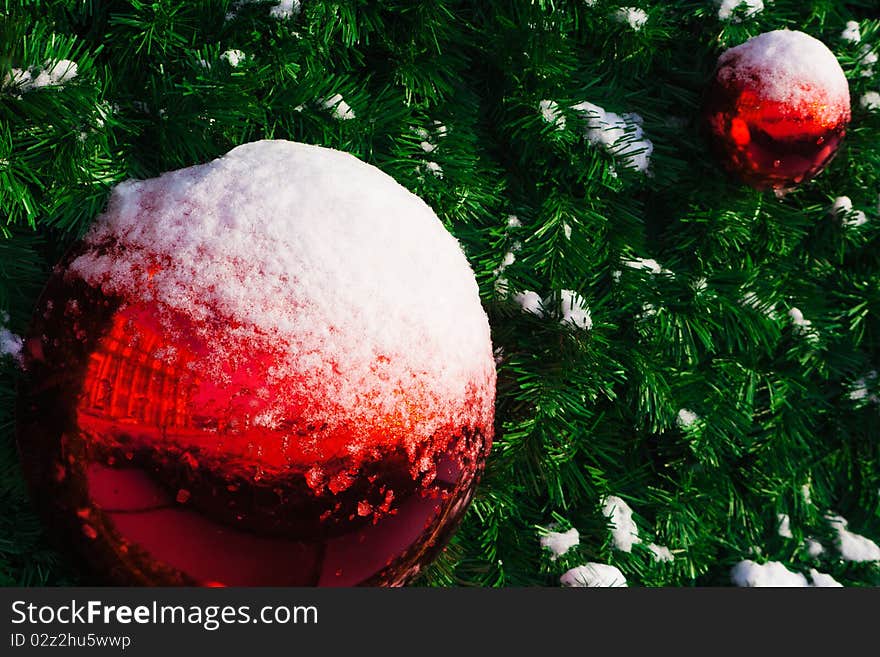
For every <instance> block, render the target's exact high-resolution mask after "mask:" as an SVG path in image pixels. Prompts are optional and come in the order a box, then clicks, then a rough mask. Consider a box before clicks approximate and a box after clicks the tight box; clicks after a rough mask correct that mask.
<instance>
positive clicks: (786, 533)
mask: <svg viewBox="0 0 880 657" xmlns="http://www.w3.org/2000/svg"><path fill="white" fill-rule="evenodd" d="M776 520H777V521H778V522H779V528H778V529H777V533H778V534H779V535H780V536H782V538H794V534H792V533H791V518H789V517H788V514H787V513H779V514H777V515H776Z"/></svg>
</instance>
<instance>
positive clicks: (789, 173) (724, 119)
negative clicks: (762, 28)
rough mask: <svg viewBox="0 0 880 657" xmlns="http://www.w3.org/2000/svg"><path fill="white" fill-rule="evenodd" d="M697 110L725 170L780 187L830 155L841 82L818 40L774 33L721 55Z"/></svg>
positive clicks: (843, 96)
mask: <svg viewBox="0 0 880 657" xmlns="http://www.w3.org/2000/svg"><path fill="white" fill-rule="evenodd" d="M704 114H705V120H706V123H707V127H708V131H709V135H710V138H711V141H712V144H713V147H714V149H715V151H716V152H717V154H718V156H719V159H720V160H721V162H722V164H723V165H724V167H725V168H726V169H727V170H728V171H730V172H731V173H733V174H734V175H736V176H737V177H739V178H740V179H741V180H742V181H743V182H745V183H747V184H749V185H751V186H752V187H755V188H757V189H774V190H777V191H778V192H785V191H787V190H790V189H791V188H793V187H795V186H796V185H798V184H800V183H802V182H804V181H806V180H809V179H811V178H813V177H814V176H816V175H817V174H819V173H820V172H821V171H822V170H823V169H824V168H825V167H826V166H827V165H828V163H829V162H830V161H831V160H832V158H833V157H834V155H835V154H836V153H837V149H838V148H839V146H840V143H841V141H842V140H843V137H844V135H845V134H846V127H847V125H848V124H849V121H850V96H849V85H848V83H847V81H846V77H845V76H844V73H843V70H842V69H841V68H840V64H839V63H838V62H837V59H836V58H835V57H834V54H833V53H832V52H831V51H830V50H829V49H828V48H827V47H826V46H825V45H824V44H823V43H822V42H821V41H818V40H817V39H814V38H813V37H811V36H809V35H807V34H804V33H803V32H795V31H791V30H776V31H774V32H766V33H764V34H760V35H758V36H756V37H753V38H751V39H749V40H748V41H746V42H745V43H743V44H742V45H740V46H737V47H735V48H731V49H729V50H727V51H726V52H724V53H723V54H722V55H721V57H720V58H719V59H718V67H717V69H716V71H715V74H714V77H713V78H712V82H711V83H710V85H709V88H708V91H707V93H706V99H705V104H704Z"/></svg>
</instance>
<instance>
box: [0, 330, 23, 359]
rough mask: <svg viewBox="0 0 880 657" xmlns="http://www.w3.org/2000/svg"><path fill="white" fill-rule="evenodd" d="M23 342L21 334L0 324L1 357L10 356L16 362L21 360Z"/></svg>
mask: <svg viewBox="0 0 880 657" xmlns="http://www.w3.org/2000/svg"><path fill="white" fill-rule="evenodd" d="M22 344H23V342H22V339H21V336H18V335H16V334H15V333H13V332H12V331H10V330H9V329H7V328H5V327H3V326H0V357H3V356H10V357H12V359H13V360H15V361H16V362H20V360H21V348H22Z"/></svg>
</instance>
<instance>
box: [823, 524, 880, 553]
mask: <svg viewBox="0 0 880 657" xmlns="http://www.w3.org/2000/svg"><path fill="white" fill-rule="evenodd" d="M827 520H828V523H829V524H830V525H831V527H832V528H834V529H836V530H837V547H838V549H839V550H840V556H841V557H843V558H844V560H846V561H880V546H878V545H877V544H876V543H875V542H874V541H872V540H871V539H870V538H866V537H865V536H860V535H859V534H854V533H853V532H851V531H849V530H848V529H847V528H846V527H847V525H848V523H847V521H846V520H845V519H844V518H843V517H842V516H834V515H831V516H827Z"/></svg>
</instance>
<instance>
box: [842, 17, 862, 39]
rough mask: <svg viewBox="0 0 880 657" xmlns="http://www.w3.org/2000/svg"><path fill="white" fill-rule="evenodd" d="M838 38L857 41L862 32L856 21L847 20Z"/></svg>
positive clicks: (860, 37)
mask: <svg viewBox="0 0 880 657" xmlns="http://www.w3.org/2000/svg"><path fill="white" fill-rule="evenodd" d="M840 38H841V39H843V40H844V41H849V42H850V43H859V42H860V41H861V40H862V32H861V30H860V29H859V23H858V21H847V22H846V28H845V29H844V30H843V32H841V33H840Z"/></svg>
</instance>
